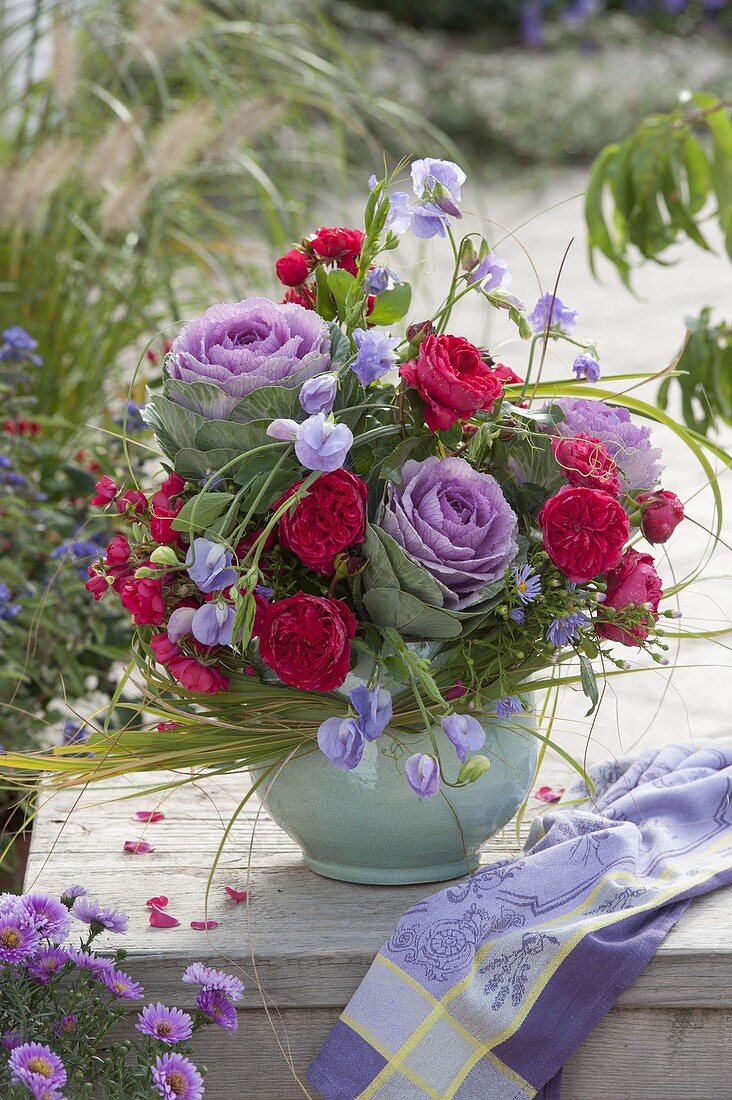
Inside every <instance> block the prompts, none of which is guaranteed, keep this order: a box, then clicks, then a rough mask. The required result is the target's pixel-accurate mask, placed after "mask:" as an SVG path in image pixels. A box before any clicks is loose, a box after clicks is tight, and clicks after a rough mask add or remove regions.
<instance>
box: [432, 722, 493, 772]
mask: <svg viewBox="0 0 732 1100" xmlns="http://www.w3.org/2000/svg"><path fill="white" fill-rule="evenodd" d="M441 725H442V729H443V730H444V732H445V735H446V736H447V737H448V738H449V739H450V740H451V741H452V743H453V745H454V746H455V752H456V753H457V758H458V760H459V761H460V763H461V764H464V763H465V760H466V759H467V756H468V753H469V752H477V750H478V749H482V748H483V745H484V744H485V730H484V729H483V727H482V726H481V724H480V722H479V721H478V719H477V718H473V717H472V715H470V714H448V715H447V717H445V718H443V719H442V723H441Z"/></svg>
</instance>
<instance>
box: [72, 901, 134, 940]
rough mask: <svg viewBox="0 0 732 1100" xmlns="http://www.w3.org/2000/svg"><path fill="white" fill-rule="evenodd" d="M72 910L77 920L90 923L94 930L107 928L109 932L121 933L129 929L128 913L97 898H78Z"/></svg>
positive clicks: (98, 930) (99, 930)
mask: <svg viewBox="0 0 732 1100" xmlns="http://www.w3.org/2000/svg"><path fill="white" fill-rule="evenodd" d="M71 912H72V913H73V914H74V916H75V917H76V919H77V920H80V921H81V922H82V923H83V924H88V925H89V926H90V928H91V930H92V932H101V931H102V930H103V929H106V931H107V932H117V933H118V934H120V935H121V934H122V933H123V932H126V931H127V925H128V918H127V914H126V913H120V911H119V910H118V909H112V907H111V906H110V905H100V904H99V902H98V901H97V900H96V898H88V897H81V898H77V899H76V901H75V902H74V907H73V909H72V910H71Z"/></svg>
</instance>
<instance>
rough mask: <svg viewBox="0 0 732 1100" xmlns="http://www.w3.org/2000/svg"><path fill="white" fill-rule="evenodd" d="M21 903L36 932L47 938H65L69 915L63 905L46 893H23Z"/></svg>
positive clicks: (69, 922) (69, 923)
mask: <svg viewBox="0 0 732 1100" xmlns="http://www.w3.org/2000/svg"><path fill="white" fill-rule="evenodd" d="M21 905H22V907H23V909H24V910H25V911H26V913H27V914H28V918H29V920H30V922H31V924H32V925H33V927H34V928H35V930H36V931H37V932H39V933H40V935H41V936H43V937H44V938H45V939H47V940H65V939H66V937H67V936H68V934H69V928H70V927H71V916H70V914H69V911H68V909H67V908H66V906H65V905H62V904H61V902H60V901H58V900H57V899H56V898H52V897H49V896H48V894H24V895H23V897H22V898H21Z"/></svg>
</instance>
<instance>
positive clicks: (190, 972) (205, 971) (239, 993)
mask: <svg viewBox="0 0 732 1100" xmlns="http://www.w3.org/2000/svg"><path fill="white" fill-rule="evenodd" d="M181 980H182V981H184V982H187V983H188V984H190V985H200V986H203V987H204V988H205V989H218V990H220V991H221V992H222V993H225V994H226V996H227V997H228V998H229V1000H231V1001H240V1000H241V998H242V997H243V995H244V983H243V982H242V981H240V980H239V978H235V977H234V976H233V974H227V973H226V972H225V971H223V970H216V969H215V968H214V967H212V966H206V965H205V964H204V963H201V962H195V963H191V965H190V966H188V967H186V969H185V970H184V972H183V977H182V979H181Z"/></svg>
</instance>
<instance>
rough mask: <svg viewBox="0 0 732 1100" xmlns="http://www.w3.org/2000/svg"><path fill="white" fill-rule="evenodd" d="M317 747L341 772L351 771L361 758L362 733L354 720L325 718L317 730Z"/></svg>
mask: <svg viewBox="0 0 732 1100" xmlns="http://www.w3.org/2000/svg"><path fill="white" fill-rule="evenodd" d="M318 746H319V748H320V751H321V752H322V753H323V754H324V755H325V756H327V757H328V759H329V760H330V762H331V764H335V766H336V767H337V768H340V769H341V771H351V770H352V769H353V768H355V767H356V765H357V764H358V763H359V762H360V760H361V757H362V756H363V733H362V731H361V729H360V728H359V725H358V722H356V720H355V719H354V718H326V720H325V721H324V722H323V723H322V724H321V726H320V728H319V730H318Z"/></svg>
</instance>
